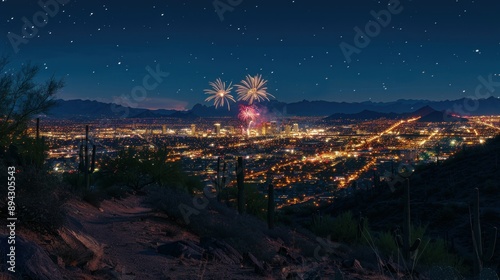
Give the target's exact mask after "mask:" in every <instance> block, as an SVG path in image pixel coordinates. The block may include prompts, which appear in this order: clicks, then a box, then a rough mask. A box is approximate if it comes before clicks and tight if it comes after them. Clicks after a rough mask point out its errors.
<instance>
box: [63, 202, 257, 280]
mask: <svg viewBox="0 0 500 280" xmlns="http://www.w3.org/2000/svg"><path fill="white" fill-rule="evenodd" d="M69 215H70V216H72V217H74V218H75V219H76V220H77V221H79V222H80V223H81V226H82V227H83V232H85V233H87V234H89V235H90V236H91V237H93V238H94V239H95V240H96V241H97V242H98V243H100V244H102V245H103V246H104V255H103V257H102V263H103V264H104V266H108V267H109V268H110V269H111V274H112V275H113V276H112V277H110V278H114V279H127V280H130V279H221V278H220V277H221V276H222V275H221V274H226V273H228V274H227V275H228V276H229V275H231V276H230V277H231V278H232V279H255V276H256V275H255V274H253V275H252V272H251V269H242V268H240V267H239V266H234V267H228V266H227V265H224V266H221V265H218V264H215V263H212V262H206V261H199V260H191V259H183V260H180V259H178V258H173V257H170V256H165V255H161V254H158V253H157V252H156V248H157V246H158V245H161V244H164V243H166V242H172V241H177V240H192V241H196V242H198V241H199V240H198V237H196V236H194V235H192V234H190V233H188V232H186V231H185V230H184V229H182V228H181V227H179V226H177V225H175V224H173V223H172V222H170V221H169V220H168V218H167V216H166V215H161V214H158V213H154V212H153V211H152V210H151V209H149V208H146V207H144V205H143V204H142V198H141V197H138V196H130V197H128V198H125V199H123V200H115V201H104V202H103V203H102V204H101V208H100V209H96V208H95V207H92V206H90V205H88V204H86V203H84V202H72V203H71V209H70V213H69ZM226 271H227V272H226ZM252 276H253V277H252ZM105 278H108V277H105Z"/></svg>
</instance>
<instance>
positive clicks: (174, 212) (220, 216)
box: [146, 187, 276, 260]
mask: <svg viewBox="0 0 500 280" xmlns="http://www.w3.org/2000/svg"><path fill="white" fill-rule="evenodd" d="M146 201H147V202H148V203H149V204H150V205H151V207H152V208H153V209H155V210H157V211H162V212H164V213H166V214H167V215H168V216H169V217H170V218H171V219H172V220H174V221H175V222H177V223H179V224H181V225H182V226H185V227H187V229H188V230H189V231H191V232H193V233H195V234H196V235H198V236H202V237H212V238H216V239H218V240H224V241H226V242H227V243H228V244H229V245H231V246H233V247H234V248H235V249H236V250H237V251H238V252H240V253H244V252H251V253H252V254H254V255H255V256H256V257H257V258H259V259H261V260H270V258H271V257H272V256H273V253H276V252H273V251H272V249H271V248H269V246H267V245H266V243H265V240H266V238H265V237H266V235H265V233H266V232H267V225H266V224H265V223H264V222H263V221H262V220H259V219H258V218H257V217H255V216H252V215H248V214H244V215H239V214H238V213H237V211H236V210H235V209H231V208H228V207H227V206H225V205H223V204H222V203H219V202H217V200H216V199H215V198H206V197H205V196H204V195H203V196H202V195H198V196H196V197H195V198H194V197H192V196H191V195H189V194H188V193H187V191H185V190H180V189H175V188H168V187H166V188H165V187H163V188H161V187H152V188H150V189H149V190H148V196H147V198H146Z"/></svg>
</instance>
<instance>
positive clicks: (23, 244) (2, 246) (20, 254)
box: [0, 235, 63, 280]
mask: <svg viewBox="0 0 500 280" xmlns="http://www.w3.org/2000/svg"><path fill="white" fill-rule="evenodd" d="M7 238H8V236H7V235H0V251H1V252H2V254H1V255H0V261H1V263H2V264H6V263H7V254H3V252H9V251H10V246H12V245H10V244H8V243H7ZM15 240H16V244H15V245H13V246H15V254H16V259H15V273H10V272H5V273H4V274H6V275H5V277H6V278H3V277H4V275H2V274H0V276H2V279H9V277H11V276H15V277H13V279H15V278H17V279H40V280H52V279H53V280H62V279H63V276H62V274H61V271H60V268H59V267H58V266H57V264H55V263H54V262H53V261H52V260H51V259H50V257H49V255H48V254H47V253H46V252H45V250H44V249H43V248H42V247H40V246H38V245H37V244H36V243H34V242H31V241H28V240H25V239H24V238H22V237H20V236H16V239H15ZM5 266H7V265H5Z"/></svg>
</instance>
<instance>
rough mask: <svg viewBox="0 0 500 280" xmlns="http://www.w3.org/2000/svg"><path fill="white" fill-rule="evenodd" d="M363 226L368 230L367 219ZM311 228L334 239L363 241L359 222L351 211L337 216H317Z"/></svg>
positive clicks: (350, 241) (352, 241) (349, 241)
mask: <svg viewBox="0 0 500 280" xmlns="http://www.w3.org/2000/svg"><path fill="white" fill-rule="evenodd" d="M363 226H364V228H365V230H368V223H367V221H364V225H363ZM311 230H312V231H313V232H314V233H315V234H316V235H319V236H322V237H328V236H330V237H331V239H332V240H335V241H339V242H346V243H357V242H361V241H362V239H361V238H359V237H360V236H359V222H358V221H356V220H355V219H354V218H353V216H352V213H351V212H350V211H348V212H345V213H342V214H340V215H339V216H338V217H336V218H332V217H331V216H325V217H315V218H314V220H313V225H312V228H311ZM363 239H364V238H363Z"/></svg>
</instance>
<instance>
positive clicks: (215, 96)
mask: <svg viewBox="0 0 500 280" xmlns="http://www.w3.org/2000/svg"><path fill="white" fill-rule="evenodd" d="M231 84H232V83H229V85H228V86H227V87H226V83H225V82H223V81H222V80H221V79H220V78H219V79H217V80H215V82H210V83H209V85H210V86H211V87H212V89H205V90H203V91H204V92H205V94H210V95H211V96H209V97H207V99H205V101H211V100H214V105H215V108H217V107H219V106H224V103H226V104H227V109H228V110H230V109H231V108H230V106H229V100H231V101H233V102H236V100H234V97H233V96H232V95H231V90H232V89H233V87H232V86H231Z"/></svg>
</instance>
